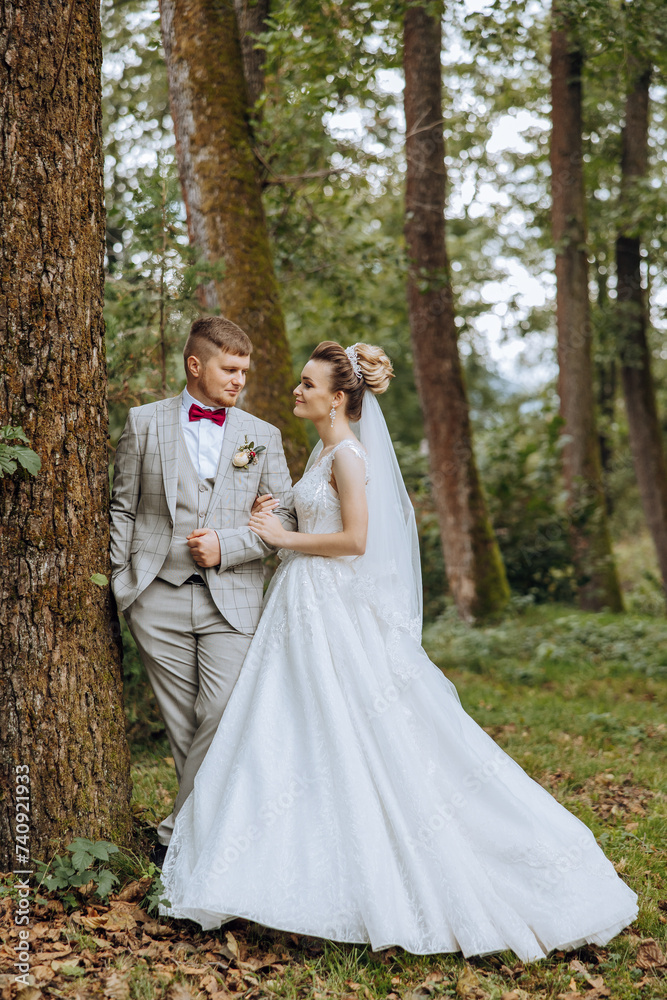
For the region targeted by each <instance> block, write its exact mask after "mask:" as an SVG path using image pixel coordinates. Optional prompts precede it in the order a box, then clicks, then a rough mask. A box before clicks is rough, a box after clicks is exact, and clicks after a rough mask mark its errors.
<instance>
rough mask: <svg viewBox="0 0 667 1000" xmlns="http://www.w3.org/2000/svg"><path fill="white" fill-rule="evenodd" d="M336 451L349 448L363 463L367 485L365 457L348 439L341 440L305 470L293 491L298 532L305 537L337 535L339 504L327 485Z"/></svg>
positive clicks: (330, 486)
mask: <svg viewBox="0 0 667 1000" xmlns="http://www.w3.org/2000/svg"><path fill="white" fill-rule="evenodd" d="M340 448H350V449H351V450H352V451H353V452H354V454H355V455H358V456H359V457H360V458H362V459H363V460H364V464H365V466H366V482H368V455H367V454H366V451H365V449H364V447H363V446H362V445H361V444H360V443H359V442H358V441H356V440H355V441H353V440H352V439H351V438H344V439H343V440H342V441H339V443H338V444H337V445H336V446H335V447H334V448H332V449H331V451H330V452H329V453H328V454H327V455H325V456H324V458H320V459H319V460H318V461H317V462H316V463H315V464H314V465H312V466H311V467H310V469H308V471H307V472H306V474H305V475H304V477H303V479H301V480H299V482H298V483H297V484H296V486H295V487H294V505H295V507H296V514H297V518H298V523H299V531H305V532H308V533H309V534H315V533H318V534H327V533H329V532H334V531H341V530H342V528H343V522H342V520H341V516H340V500H339V499H338V494H337V493H336V491H335V490H334V488H333V486H332V485H331V467H332V465H333V460H334V456H335V454H336V452H337V451H338V450H339V449H340Z"/></svg>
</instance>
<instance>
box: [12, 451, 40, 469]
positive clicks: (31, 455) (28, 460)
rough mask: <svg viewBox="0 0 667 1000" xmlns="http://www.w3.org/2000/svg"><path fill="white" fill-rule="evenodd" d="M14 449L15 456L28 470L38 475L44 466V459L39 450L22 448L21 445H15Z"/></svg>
mask: <svg viewBox="0 0 667 1000" xmlns="http://www.w3.org/2000/svg"><path fill="white" fill-rule="evenodd" d="M13 451H14V456H15V457H16V458H17V459H18V460H19V462H20V463H21V465H22V466H23V468H24V469H25V470H26V472H29V473H30V475H31V476H36V475H37V473H38V472H39V470H40V469H41V467H42V460H41V458H40V457H39V455H38V454H37V452H36V451H33V450H32V448H22V447H21V446H20V445H15V446H14V448H13Z"/></svg>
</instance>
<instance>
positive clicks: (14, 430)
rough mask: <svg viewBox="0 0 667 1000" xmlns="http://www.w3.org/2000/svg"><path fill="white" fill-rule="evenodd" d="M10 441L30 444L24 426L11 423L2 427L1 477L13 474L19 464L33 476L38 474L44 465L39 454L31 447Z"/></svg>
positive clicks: (0, 428)
mask: <svg viewBox="0 0 667 1000" xmlns="http://www.w3.org/2000/svg"><path fill="white" fill-rule="evenodd" d="M10 441H24V442H25V445H29V444H30V442H29V440H28V438H27V437H26V435H25V432H24V430H23V428H22V427H11V426H10V425H9V424H6V425H5V426H4V427H0V479H3V478H4V477H5V476H6V475H9V476H11V475H12V473H14V472H16V470H17V468H18V467H19V465H20V466H21V468H22V469H25V471H26V472H27V473H29V474H30V475H31V476H36V475H37V473H38V472H39V470H40V469H41V467H42V460H41V458H40V457H39V455H38V454H37V453H36V452H34V451H33V450H32V448H30V447H27V448H26V447H25V445H20V444H9V443H8V442H10Z"/></svg>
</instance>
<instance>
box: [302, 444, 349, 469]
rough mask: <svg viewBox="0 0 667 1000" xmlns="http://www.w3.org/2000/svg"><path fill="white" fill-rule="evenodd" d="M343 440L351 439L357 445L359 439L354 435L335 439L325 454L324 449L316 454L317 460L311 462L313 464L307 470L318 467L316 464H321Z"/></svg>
mask: <svg viewBox="0 0 667 1000" xmlns="http://www.w3.org/2000/svg"><path fill="white" fill-rule="evenodd" d="M343 441H351V442H352V443H353V444H357V445H358V444H359V439H358V438H356V437H344V438H341V439H340V441H336V443H335V444H334V445H332V447H331V448H330V449H329V451H328V452H327V453H326V455H325V454H323V451H324V449H322V451H321V452H320V454H319V455H318V456H317V461H316V462H313V464H312V465H311V467H310V469H309V470H308V471H309V472H312V470H313V469H316V468H317V467H318V465H322V464H323V462H324V461H325V459H327V458H329V456H330V455H331V454H333V452H334V451H335V450H336V448H338V447H339V446H340V445H341V444H342V443H343Z"/></svg>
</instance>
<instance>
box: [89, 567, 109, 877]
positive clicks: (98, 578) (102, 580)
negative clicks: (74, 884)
mask: <svg viewBox="0 0 667 1000" xmlns="http://www.w3.org/2000/svg"><path fill="white" fill-rule="evenodd" d="M90 579H91V580H92V581H93V583H96V584H97V586H98V587H106V585H107V584H108V582H109V581H108V579H107V578H106V576H105V575H104V573H93V575H92V576H91V578H90ZM95 857H101V855H99V854H96V855H95ZM105 860H106V858H105Z"/></svg>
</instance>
